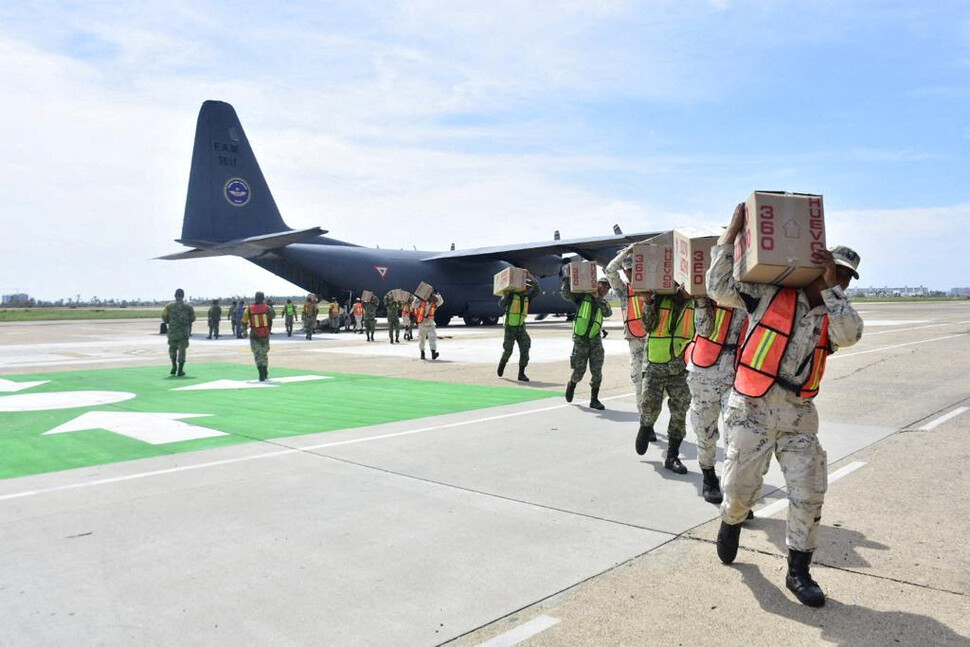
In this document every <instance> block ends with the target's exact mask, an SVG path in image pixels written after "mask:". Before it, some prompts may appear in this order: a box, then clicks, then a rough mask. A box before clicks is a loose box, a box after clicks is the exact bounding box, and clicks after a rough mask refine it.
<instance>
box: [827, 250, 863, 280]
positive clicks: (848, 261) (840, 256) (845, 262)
mask: <svg viewBox="0 0 970 647" xmlns="http://www.w3.org/2000/svg"><path fill="white" fill-rule="evenodd" d="M829 251H830V252H832V257H833V258H834V259H835V264H836V265H841V266H842V267H847V268H849V269H850V270H851V271H852V276H853V277H855V278H856V279H857V280H858V278H859V272H858V269H859V261H860V260H861V259H860V258H859V255H858V254H857V253H856V252H855V250H854V249H852V248H851V247H846V246H844V245H838V246H836V247H832V248H830V249H829Z"/></svg>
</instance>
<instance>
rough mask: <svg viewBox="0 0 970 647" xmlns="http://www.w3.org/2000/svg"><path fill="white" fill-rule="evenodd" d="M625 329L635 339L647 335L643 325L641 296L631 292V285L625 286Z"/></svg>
mask: <svg viewBox="0 0 970 647" xmlns="http://www.w3.org/2000/svg"><path fill="white" fill-rule="evenodd" d="M624 323H625V324H626V329H627V330H629V331H630V334H631V335H633V336H634V337H636V338H637V339H643V338H644V337H646V336H647V327H646V326H644V325H643V297H641V296H638V295H636V294H634V293H633V286H631V285H629V284H627V286H626V321H625V322H624Z"/></svg>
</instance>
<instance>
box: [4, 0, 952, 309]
mask: <svg viewBox="0 0 970 647" xmlns="http://www.w3.org/2000/svg"><path fill="white" fill-rule="evenodd" d="M922 4H924V3H912V2H875V1H872V2H827V1H818V2H787V1H784V0H781V1H763V2H733V1H731V0H718V1H712V2H689V1H681V2H674V1H671V2H666V1H665V2H531V3H523V2H490V3H481V2H460V1H459V2H446V3H444V2H443V3H432V2H410V3H390V2H372V3H357V2H347V3H338V2H335V3H299V2H283V3H272V4H271V3H255V2H232V3H228V2H226V3H223V2H204V1H201V2H200V1H197V2H152V3H146V4H144V5H132V6H126V5H124V4H122V3H107V2H76V3H71V2H21V3H4V4H3V5H0V83H2V85H3V87H4V89H5V91H4V101H3V102H0V136H2V138H3V142H4V147H3V149H4V152H5V154H4V155H2V156H0V225H2V227H3V231H4V232H6V233H7V235H8V236H11V235H12V236H15V237H16V240H17V244H16V245H14V246H9V245H8V246H5V253H6V254H7V260H6V262H5V263H4V272H3V274H2V276H0V291H2V292H4V293H8V292H13V291H22V292H28V293H30V294H31V295H34V296H37V297H40V298H53V299H56V298H60V297H69V296H73V295H75V294H81V295H83V296H84V297H85V298H87V297H89V296H93V295H97V296H101V297H103V298H106V297H115V298H134V297H166V296H168V295H170V294H171V292H172V291H173V290H174V288H175V287H178V286H182V287H184V288H185V289H186V291H187V292H188V293H189V294H190V295H194V296H218V295H231V294H250V293H252V292H253V291H255V290H256V289H264V290H266V291H268V292H271V293H277V294H280V293H298V292H299V290H298V289H297V288H295V287H293V286H290V285H289V284H287V283H285V282H283V281H282V280H280V279H277V278H276V277H273V276H272V275H270V274H268V273H266V272H264V271H263V270H260V269H259V268H256V267H255V266H251V265H250V264H248V263H246V262H245V261H243V260H240V259H235V258H227V259H207V260H195V261H184V262H179V263H168V262H163V261H154V260H151V259H152V258H153V257H155V256H159V255H162V254H166V253H170V252H173V251H178V250H179V249H180V248H179V246H178V245H177V244H175V243H174V242H172V240H173V239H174V238H177V237H178V236H179V234H180V232H181V219H182V210H183V208H184V201H185V189H186V182H187V177H188V167H189V160H190V157H191V147H192V140H193V129H194V127H195V119H196V115H197V113H198V109H199V106H200V105H201V103H202V101H204V100H205V99H220V100H224V101H228V102H230V103H232V104H233V105H234V106H235V108H236V110H237V112H238V113H239V116H240V118H241V119H242V121H243V125H244V127H245V128H246V131H247V134H248V136H249V139H250V141H251V143H252V145H253V147H254V148H255V150H256V152H257V154H258V155H259V159H260V163H261V166H262V169H263V172H264V174H265V175H266V177H267V179H268V180H269V183H270V186H271V188H272V190H273V193H274V197H275V198H276V201H277V203H278V205H279V206H280V209H281V211H282V213H283V217H284V219H285V220H286V221H287V223H288V224H289V225H290V226H291V227H295V228H300V227H309V226H314V225H320V226H322V227H323V228H325V229H328V230H330V232H331V235H332V236H334V237H336V238H340V239H343V240H349V241H352V242H356V243H360V244H365V245H380V246H381V247H393V248H398V247H404V248H411V247H412V246H416V247H417V248H418V249H428V250H434V249H447V247H448V246H449V245H450V244H451V243H452V242H454V243H455V244H456V246H457V247H459V248H462V247H477V246H482V245H498V244H503V243H513V242H525V241H539V240H544V239H547V238H549V237H550V236H551V234H552V231H553V230H555V229H559V230H560V231H561V232H562V234H563V236H565V237H574V236H589V235H599V234H606V233H609V232H610V231H611V228H612V225H613V223H619V224H620V225H621V226H622V227H623V229H624V230H626V231H638V230H654V229H658V228H668V227H677V226H713V225H719V224H726V221H727V220H728V218H729V216H730V213H731V211H732V209H733V206H734V204H736V203H737V202H739V201H741V200H743V199H744V198H745V197H746V196H747V195H748V194H749V193H750V192H751V191H752V190H754V189H770V190H789V191H801V192H811V193H822V194H823V195H824V196H825V205H826V215H827V225H828V239H829V242H830V244H834V243H844V244H848V245H851V246H853V247H855V248H856V249H857V250H858V251H859V252H860V254H861V255H862V266H861V267H860V272H861V274H862V280H861V281H860V282H859V283H858V284H859V285H862V286H868V285H873V286H884V285H892V286H901V285H926V286H928V287H931V288H935V289H949V288H951V287H956V286H970V262H968V261H967V253H966V249H965V248H966V246H967V242H968V241H970V225H968V222H970V183H968V181H967V180H968V178H970V164H968V159H970V156H968V152H970V151H968V148H970V4H968V3H966V2H946V1H936V2H933V3H926V4H927V6H922Z"/></svg>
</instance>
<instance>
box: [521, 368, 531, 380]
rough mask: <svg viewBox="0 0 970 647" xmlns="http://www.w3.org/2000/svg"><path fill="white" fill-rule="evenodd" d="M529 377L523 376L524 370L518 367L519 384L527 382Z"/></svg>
mask: <svg viewBox="0 0 970 647" xmlns="http://www.w3.org/2000/svg"><path fill="white" fill-rule="evenodd" d="M528 381H529V377H528V376H527V375H526V374H525V369H524V368H522V367H521V366H520V367H519V382H528Z"/></svg>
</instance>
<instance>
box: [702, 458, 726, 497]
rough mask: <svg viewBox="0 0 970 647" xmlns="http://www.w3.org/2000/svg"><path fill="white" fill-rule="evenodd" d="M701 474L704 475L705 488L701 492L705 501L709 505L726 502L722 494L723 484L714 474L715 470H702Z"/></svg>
mask: <svg viewBox="0 0 970 647" xmlns="http://www.w3.org/2000/svg"><path fill="white" fill-rule="evenodd" d="M701 472H703V473H704V487H703V489H702V490H701V495H702V496H703V497H704V500H705V501H707V502H708V503H720V502H721V501H723V500H724V495H723V494H721V482H720V481H718V480H717V474H715V473H714V468H713V467H711V468H708V469H704V468H703V467H702V468H701Z"/></svg>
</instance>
